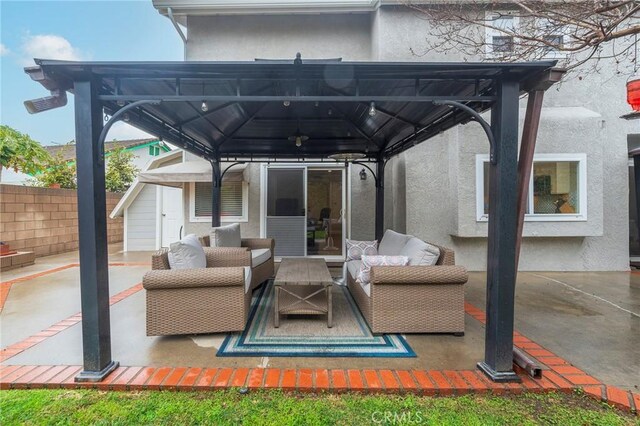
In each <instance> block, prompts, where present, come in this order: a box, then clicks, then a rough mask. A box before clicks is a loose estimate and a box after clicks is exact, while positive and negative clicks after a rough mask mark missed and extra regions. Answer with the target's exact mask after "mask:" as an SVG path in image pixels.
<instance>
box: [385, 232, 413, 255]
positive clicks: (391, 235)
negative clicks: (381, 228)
mask: <svg viewBox="0 0 640 426" xmlns="http://www.w3.org/2000/svg"><path fill="white" fill-rule="evenodd" d="M411 238H412V236H411V235H405V234H400V233H399V232H396V231H392V230H391V229H387V231H386V232H385V233H384V236H383V237H382V241H380V245H379V246H378V254H380V255H382V256H399V255H400V251H401V250H402V248H403V247H404V246H405V244H407V241H409V240H410V239H411Z"/></svg>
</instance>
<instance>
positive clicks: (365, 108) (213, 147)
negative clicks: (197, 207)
mask: <svg viewBox="0 0 640 426" xmlns="http://www.w3.org/2000/svg"><path fill="white" fill-rule="evenodd" d="M36 63H37V65H38V66H37V67H33V68H28V69H27V70H26V72H27V73H29V74H30V75H31V77H32V78H33V79H34V80H37V81H40V82H41V83H42V84H43V85H44V86H45V87H46V88H48V89H50V90H55V89H61V90H68V91H73V82H74V81H78V80H82V79H87V78H88V77H91V78H99V79H100V80H101V90H100V93H99V99H100V101H101V102H102V103H103V106H104V110H105V112H106V113H107V114H109V115H112V114H114V113H115V112H116V111H118V110H119V109H120V108H121V107H122V106H123V105H125V104H126V103H131V102H134V101H140V100H148V101H157V102H156V103H153V104H145V105H140V106H138V107H136V108H134V109H132V110H130V111H129V112H128V116H127V117H126V121H128V122H129V124H131V125H133V126H135V127H138V128H140V129H143V130H145V131H147V132H149V133H152V134H155V135H157V136H159V137H162V138H163V139H164V140H166V141H167V142H171V143H173V144H175V145H177V146H180V147H183V148H185V149H187V150H189V151H191V152H193V153H195V154H198V155H200V156H202V157H204V158H207V159H211V158H215V157H216V156H218V157H219V158H222V159H230V160H235V159H274V158H276V157H277V158H286V159H311V158H313V159H318V158H325V157H327V156H329V155H331V154H335V153H341V152H359V153H364V154H365V155H366V156H368V157H370V158H375V159H379V158H389V157H391V156H393V155H395V154H398V153H400V152H403V151H404V150H406V149H408V148H409V147H411V146H414V145H415V144H417V143H421V142H423V141H425V140H428V139H429V138H431V137H433V136H435V135H437V134H439V133H441V132H443V131H445V130H447V129H449V128H451V127H454V126H456V125H458V124H461V123H466V122H468V121H470V120H472V119H473V118H472V116H471V115H470V114H469V113H468V112H465V111H463V110H460V109H457V108H451V107H450V106H448V105H442V104H440V102H446V101H457V102H462V103H464V104H465V105H467V106H469V107H471V108H472V109H473V110H475V111H477V112H482V111H485V110H487V109H489V108H491V106H492V104H493V103H494V101H495V99H496V87H497V84H496V82H497V81H499V80H501V79H511V80H517V81H518V82H519V83H520V90H521V92H523V93H524V92H526V91H529V90H531V89H532V88H534V87H536V86H538V85H540V84H544V82H545V81H546V80H547V79H548V75H549V73H550V72H552V68H553V67H554V65H555V62H553V61H546V62H528V63H453V62H447V63H424V62H342V61H340V60H326V61H318V60H315V61H314V60H305V61H302V60H301V59H300V58H297V59H296V60H295V61H268V60H256V61H252V62H67V61H54V60H36ZM372 103H373V104H372ZM372 107H373V108H372ZM370 112H371V114H370ZM296 134H300V135H303V136H305V137H307V138H308V140H303V143H302V145H301V146H300V147H297V146H296V144H295V142H294V141H292V140H291V139H292V138H291V137H292V136H295V135H296ZM303 139H305V138H303Z"/></svg>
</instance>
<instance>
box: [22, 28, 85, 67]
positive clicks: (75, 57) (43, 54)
mask: <svg viewBox="0 0 640 426" xmlns="http://www.w3.org/2000/svg"><path fill="white" fill-rule="evenodd" d="M22 51H23V54H24V57H25V58H24V62H25V65H33V58H42V59H60V60H65V61H79V60H81V59H82V54H81V52H80V51H79V50H78V49H76V48H75V47H73V46H72V45H71V43H69V40H67V39H66V38H64V37H61V36H58V35H53V34H40V35H29V36H27V37H26V38H25V39H24V43H23V44H22Z"/></svg>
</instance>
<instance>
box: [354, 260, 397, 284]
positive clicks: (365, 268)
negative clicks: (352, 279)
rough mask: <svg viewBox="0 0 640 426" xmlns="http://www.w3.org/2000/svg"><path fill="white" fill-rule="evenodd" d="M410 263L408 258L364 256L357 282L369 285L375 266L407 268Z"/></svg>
mask: <svg viewBox="0 0 640 426" xmlns="http://www.w3.org/2000/svg"><path fill="white" fill-rule="evenodd" d="M408 263H409V258H408V257H407V256H362V267H361V268H360V272H359V273H358V277H357V279H356V281H358V282H359V283H361V284H369V282H370V279H371V276H370V275H371V268H372V267H374V266H406V265H407V264H408Z"/></svg>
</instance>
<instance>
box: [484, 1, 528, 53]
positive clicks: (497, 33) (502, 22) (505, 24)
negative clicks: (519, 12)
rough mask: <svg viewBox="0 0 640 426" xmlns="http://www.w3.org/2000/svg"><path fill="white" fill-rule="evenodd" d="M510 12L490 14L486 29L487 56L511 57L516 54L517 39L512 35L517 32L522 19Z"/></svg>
mask: <svg viewBox="0 0 640 426" xmlns="http://www.w3.org/2000/svg"><path fill="white" fill-rule="evenodd" d="M512 13H513V12H510V11H496V12H488V13H487V15H486V21H487V26H486V27H485V37H486V38H485V40H486V43H485V45H486V54H487V56H490V57H501V56H509V55H510V54H512V53H514V52H515V49H516V46H515V39H514V37H513V36H512V35H511V34H510V33H514V32H516V30H517V28H518V26H519V25H520V18H519V17H518V16H513V15H512Z"/></svg>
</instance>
